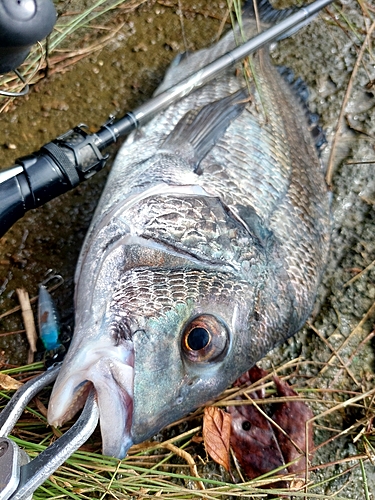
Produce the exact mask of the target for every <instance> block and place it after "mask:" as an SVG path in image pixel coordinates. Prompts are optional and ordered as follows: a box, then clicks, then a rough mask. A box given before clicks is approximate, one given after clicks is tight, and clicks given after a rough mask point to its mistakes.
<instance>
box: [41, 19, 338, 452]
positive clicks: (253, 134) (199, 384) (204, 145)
mask: <svg viewBox="0 0 375 500" xmlns="http://www.w3.org/2000/svg"><path fill="white" fill-rule="evenodd" d="M245 29H246V30H247V35H248V37H250V36H252V35H254V34H255V28H254V24H253V23H251V22H248V23H247V26H246V27H245ZM234 46H235V39H234V35H233V33H229V34H227V35H226V36H225V37H224V38H223V39H222V40H221V41H220V42H219V43H217V44H216V45H215V46H214V47H212V48H210V49H206V50H202V51H200V52H197V53H195V54H190V55H188V56H186V57H183V58H181V59H180V60H179V61H177V62H175V63H174V64H173V65H172V66H171V67H170V69H169V70H168V71H167V73H166V76H165V79H164V81H163V83H162V85H161V86H160V88H159V89H158V92H161V91H163V90H165V89H167V88H169V87H170V86H172V85H174V84H176V83H177V82H178V81H180V80H181V79H182V78H184V77H186V76H188V75H189V74H192V73H193V72H195V71H197V70H198V69H199V68H200V67H203V66H204V65H206V64H208V63H209V62H211V61H212V60H214V59H216V58H217V57H219V56H220V55H222V54H223V53H225V52H227V51H228V50H230V49H231V48H233V47H234ZM253 64H254V69H255V73H256V75H257V86H255V84H254V82H252V81H250V83H249V84H248V85H247V84H246V81H245V79H244V77H243V73H242V71H241V70H240V71H238V70H237V71H236V70H235V69H233V68H231V69H229V70H227V71H226V72H225V73H224V74H223V75H222V76H221V77H220V78H217V79H216V80H214V81H213V82H211V83H209V84H207V85H206V86H204V87H203V88H201V89H199V90H196V91H195V92H193V93H192V94H190V95H189V96H187V97H185V98H184V99H182V100H180V101H179V102H177V103H176V104H174V105H172V106H170V107H169V108H168V109H167V110H166V111H165V112H163V113H161V114H159V115H158V116H156V117H155V118H154V119H153V120H152V121H151V122H150V123H149V124H148V125H146V126H145V127H143V128H142V129H141V130H140V131H137V132H135V133H134V134H133V135H132V136H131V137H130V138H129V139H128V141H127V142H126V143H125V145H124V146H123V147H122V149H121V150H120V152H119V154H118V156H117V158H116V161H115V164H114V166H113V168H112V171H111V173H110V176H109V179H108V182H107V185H106V187H105V190H104V192H103V195H102V198H101V200H100V202H99V205H98V207H97V210H96V213H95V216H94V219H93V221H92V224H91V227H90V229H89V231H88V234H87V237H86V240H85V244H84V246H83V249H82V252H81V256H80V260H79V264H78V268H77V274H76V294H75V306H76V319H75V333H74V337H73V341H72V344H71V346H70V349H69V351H68V354H67V356H66V358H65V361H64V365H63V367H62V369H61V372H60V374H59V377H58V379H57V382H56V384H55V387H54V389H53V394H52V396H51V400H50V405H49V410H48V412H49V413H48V419H49V422H50V423H52V424H54V425H59V424H61V423H62V422H63V421H65V420H67V419H68V418H69V417H70V416H71V415H72V414H74V413H75V412H76V411H77V410H78V409H79V408H80V407H82V405H83V403H84V401H85V395H86V394H87V392H88V390H89V388H90V386H91V384H93V385H94V386H95V389H96V392H97V396H98V405H99V412H100V425H101V432H102V438H103V452H104V453H105V454H109V455H113V456H117V457H120V458H121V457H123V456H125V454H126V452H127V450H128V448H129V446H131V445H132V444H133V443H138V442H141V441H143V440H145V439H147V438H149V437H151V436H152V435H153V434H155V433H156V432H158V431H159V430H160V429H161V428H162V427H164V426H165V425H167V424H169V423H170V422H172V421H173V420H176V419H178V418H181V417H183V416H184V415H186V414H187V413H188V412H189V411H191V410H193V409H195V408H196V407H198V406H199V405H202V404H204V403H206V402H207V401H208V400H210V399H212V398H213V397H215V396H217V395H218V394H219V393H220V392H221V391H222V390H223V389H225V388H226V387H227V386H228V385H229V384H230V383H232V382H233V381H234V380H235V379H237V378H238V377H239V376H240V375H241V374H242V373H244V372H245V371H246V370H248V369H249V368H250V367H251V366H253V365H254V364H255V363H256V362H257V361H258V360H259V359H260V358H262V356H264V355H265V353H267V352H268V351H269V350H271V349H272V348H273V347H275V346H276V345H278V344H280V343H281V342H283V341H284V340H285V339H287V338H288V337H290V336H291V335H293V334H294V333H295V332H296V331H298V329H299V328H301V326H302V325H303V323H304V322H305V320H306V317H307V316H308V314H309V313H310V311H311V308H312V305H313V302H314V298H315V295H316V291H317V287H318V285H319V282H320V279H321V275H322V272H323V269H324V265H325V261H326V258H327V252H328V246H329V198H328V193H327V188H326V185H325V181H324V175H323V170H322V166H321V163H320V161H319V158H318V155H317V151H316V148H315V145H314V141H313V139H312V137H311V134H310V131H309V130H308V126H307V120H306V116H305V110H304V109H303V107H302V106H301V105H300V103H299V102H298V98H296V96H295V95H294V93H293V91H292V90H291V88H290V87H289V86H288V84H287V83H286V82H284V80H283V79H282V78H281V77H280V75H279V73H278V72H277V70H276V68H275V67H274V66H273V65H272V64H271V62H270V60H269V56H268V53H267V51H266V50H261V51H260V52H259V53H258V54H257V55H256V56H255V57H254V60H253ZM257 89H259V91H258V90H257Z"/></svg>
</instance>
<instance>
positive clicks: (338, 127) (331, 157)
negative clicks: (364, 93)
mask: <svg viewBox="0 0 375 500" xmlns="http://www.w3.org/2000/svg"><path fill="white" fill-rule="evenodd" d="M374 29H375V21H374V22H373V23H372V25H371V26H370V29H369V30H368V33H367V35H366V37H365V40H364V42H363V44H362V47H361V50H360V51H359V54H358V57H357V60H356V62H355V65H354V68H353V71H352V74H351V76H350V79H349V82H348V86H347V88H346V92H345V96H344V100H343V102H342V106H341V110H340V115H339V118H338V120H337V125H336V130H335V135H334V137H333V141H332V147H331V152H330V154H329V159H328V168H327V174H326V182H327V184H328V186H329V187H331V186H332V177H333V171H334V165H333V163H334V160H335V153H336V146H337V141H338V139H339V135H340V132H341V126H342V123H343V118H344V114H345V110H346V105H347V104H348V100H349V97H350V94H351V91H352V87H353V83H354V79H355V77H356V75H357V72H358V69H359V66H360V64H361V62H362V58H363V54H364V53H365V49H366V46H367V45H368V43H369V41H370V38H371V34H372V32H373V30H374Z"/></svg>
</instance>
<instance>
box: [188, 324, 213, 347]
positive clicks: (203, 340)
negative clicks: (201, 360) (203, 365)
mask: <svg viewBox="0 0 375 500" xmlns="http://www.w3.org/2000/svg"><path fill="white" fill-rule="evenodd" d="M209 340H210V334H209V333H208V331H207V330H206V329H205V328H200V327H197V328H193V329H192V330H191V331H190V333H189V336H188V338H187V344H188V346H189V347H190V349H192V350H193V351H200V350H201V349H203V348H204V347H206V345H207V344H208V343H209Z"/></svg>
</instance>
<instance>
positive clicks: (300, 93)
mask: <svg viewBox="0 0 375 500" xmlns="http://www.w3.org/2000/svg"><path fill="white" fill-rule="evenodd" d="M277 70H278V71H279V73H280V75H281V76H282V77H283V78H284V80H285V81H286V82H287V83H288V84H289V85H290V86H291V88H292V89H293V91H294V93H295V96H296V98H298V99H299V101H300V102H301V104H302V107H303V109H304V110H305V113H306V120H307V124H308V127H309V130H310V133H311V135H312V138H313V140H314V142H315V146H316V148H317V150H318V152H319V153H320V152H321V151H322V149H323V148H324V146H325V145H326V144H327V139H326V136H325V134H324V130H323V129H322V127H321V126H320V125H319V120H320V117H319V115H318V114H317V113H312V112H311V111H310V109H309V104H308V100H309V90H308V87H307V85H306V83H305V82H304V81H303V80H302V78H301V77H298V78H295V76H294V73H293V71H292V70H291V69H290V68H287V67H286V66H277Z"/></svg>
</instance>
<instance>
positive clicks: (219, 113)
mask: <svg viewBox="0 0 375 500" xmlns="http://www.w3.org/2000/svg"><path fill="white" fill-rule="evenodd" d="M247 100H248V92H247V90H246V89H242V90H239V91H238V92H235V93H234V94H231V95H229V96H227V97H224V98H223V99H219V100H218V101H214V102H212V103H210V104H207V105H206V106H203V107H202V108H200V109H198V110H191V111H189V112H188V113H186V114H185V115H184V116H183V117H182V118H181V120H180V121H179V122H178V123H177V125H176V127H175V128H174V129H173V130H172V132H171V133H170V134H169V135H168V137H167V138H166V140H165V141H164V143H163V144H162V145H161V147H160V149H159V152H160V153H169V154H178V155H181V156H183V157H184V159H185V160H187V161H188V162H189V163H191V164H192V168H193V170H194V171H196V170H197V169H198V166H199V163H200V162H201V161H202V160H203V158H204V157H205V156H206V155H207V153H208V152H209V151H210V150H211V149H212V147H213V146H214V145H215V144H216V142H217V141H218V140H219V139H220V137H221V136H222V135H223V134H224V133H225V131H226V129H227V128H228V126H229V125H230V123H231V122H232V121H233V120H234V119H236V118H237V116H239V115H240V114H241V113H242V111H243V109H244V108H245V106H246V103H247Z"/></svg>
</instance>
